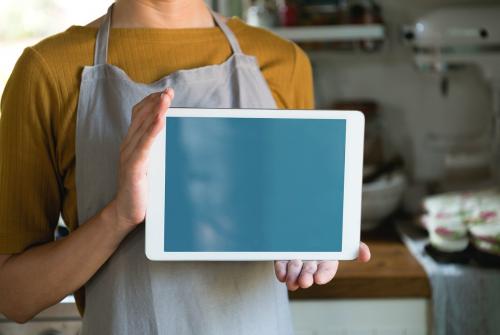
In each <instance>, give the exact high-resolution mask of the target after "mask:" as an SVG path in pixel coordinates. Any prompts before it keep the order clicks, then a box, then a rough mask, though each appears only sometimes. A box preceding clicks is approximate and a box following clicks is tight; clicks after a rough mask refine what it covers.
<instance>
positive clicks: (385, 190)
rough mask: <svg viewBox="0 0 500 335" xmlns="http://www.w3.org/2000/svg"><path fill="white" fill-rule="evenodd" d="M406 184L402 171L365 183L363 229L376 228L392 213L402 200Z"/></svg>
mask: <svg viewBox="0 0 500 335" xmlns="http://www.w3.org/2000/svg"><path fill="white" fill-rule="evenodd" d="M405 186H406V179H405V177H404V175H403V174H402V173H401V172H395V173H392V174H389V175H387V176H384V177H382V178H380V179H377V180H376V181H374V182H371V183H369V184H363V200H362V206H361V221H362V222H361V230H363V231H367V230H371V229H374V228H376V227H378V226H379V225H380V223H381V222H382V220H384V219H385V218H387V217H388V216H389V215H391V214H392V213H393V212H394V211H395V210H396V209H397V208H398V205H399V203H400V202H401V199H402V197H403V192H404V190H405Z"/></svg>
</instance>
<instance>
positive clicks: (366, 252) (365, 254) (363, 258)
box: [358, 242, 371, 262]
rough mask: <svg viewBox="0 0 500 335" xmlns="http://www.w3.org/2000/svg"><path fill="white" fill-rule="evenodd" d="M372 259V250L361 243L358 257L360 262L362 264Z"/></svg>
mask: <svg viewBox="0 0 500 335" xmlns="http://www.w3.org/2000/svg"><path fill="white" fill-rule="evenodd" d="M370 258H371V252H370V248H368V246H367V245H366V244H365V243H363V242H361V244H360V245H359V255H358V261H360V262H368V261H369V260H370Z"/></svg>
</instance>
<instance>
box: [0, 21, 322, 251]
mask: <svg viewBox="0 0 500 335" xmlns="http://www.w3.org/2000/svg"><path fill="white" fill-rule="evenodd" d="M228 26H229V27H230V28H231V30H232V31H233V32H234V33H235V35H236V37H237V38H238V40H239V42H240V44H241V47H242V49H243V51H244V52H245V53H246V54H249V55H254V56H256V57H257V59H258V62H259V65H260V69H261V71H262V73H263V75H264V77H265V79H266V80H267V83H268V84H269V87H270V88H271V91H272V94H273V96H274V98H275V100H276V103H277V104H278V106H279V107H280V108H288V109H291V108H297V109H309V108H312V107H313V100H314V99H313V84H312V74H311V66H310V63H309V60H308V58H307V56H306V55H305V54H304V52H303V51H302V50H301V49H299V48H298V47H297V46H296V45H295V44H293V43H291V42H289V41H286V40H283V39H281V38H279V37H277V36H276V35H273V34H271V33H270V32H268V31H265V30H263V29H258V28H254V27H250V26H248V25H246V24H245V23H244V22H242V21H241V20H240V19H238V18H231V19H229V20H228ZM96 33H97V28H96V27H87V26H71V27H70V28H68V29H67V30H66V31H64V32H62V33H60V34H57V35H54V36H51V37H48V38H46V39H44V40H43V41H41V42H40V43H38V44H36V45H34V46H32V47H28V48H26V49H25V50H24V52H23V54H22V55H21V57H20V58H19V60H18V61H17V64H16V66H15V68H14V70H13V72H12V74H11V76H10V78H9V81H8V82H7V86H6V88H5V91H4V93H3V96H2V100H1V118H0V254H11V253H18V252H21V251H23V250H25V249H26V248H28V247H30V246H32V245H35V244H39V243H46V242H49V241H51V240H53V236H54V228H55V227H56V225H57V222H58V217H59V214H60V213H62V217H63V219H64V221H65V222H66V224H67V225H68V227H69V228H70V230H72V229H75V228H76V227H77V225H78V222H77V208H76V190H75V122H76V108H77V103H78V94H79V86H80V76H81V72H82V69H83V66H85V65H92V63H93V55H94V45H95V35H96ZM230 55H231V49H230V46H229V44H228V42H227V40H226V38H225V36H224V35H223V34H222V33H221V31H220V30H219V29H218V28H201V29H152V28H138V29H136V28H113V29H112V30H111V33H110V40H109V54H108V62H109V63H112V64H114V65H116V66H118V67H120V68H122V69H123V70H124V71H125V72H126V73H127V74H128V75H129V76H130V77H131V78H132V79H133V80H135V81H138V82H143V83H151V82H154V81H156V80H158V79H159V78H161V77H163V76H165V75H167V74H169V73H172V72H174V71H176V70H179V69H191V68H197V67H201V66H206V65H211V64H219V63H222V62H224V61H225V60H226V59H227V58H228V57H229V56H230Z"/></svg>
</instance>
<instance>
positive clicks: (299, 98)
mask: <svg viewBox="0 0 500 335" xmlns="http://www.w3.org/2000/svg"><path fill="white" fill-rule="evenodd" d="M293 50H294V52H293V55H294V56H293V57H294V61H293V70H292V72H291V78H290V80H289V81H288V83H289V87H288V89H287V90H286V91H285V94H286V95H287V96H286V99H285V101H286V102H287V104H288V106H286V108H287V109H314V84H313V74H312V68H311V62H310V61H309V58H308V57H307V55H306V53H305V52H304V51H303V50H302V49H301V48H299V47H298V46H297V45H296V44H293Z"/></svg>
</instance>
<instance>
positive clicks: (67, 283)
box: [0, 0, 370, 335]
mask: <svg viewBox="0 0 500 335" xmlns="http://www.w3.org/2000/svg"><path fill="white" fill-rule="evenodd" d="M249 55H252V56H255V57H256V58H254V57H252V56H249ZM179 70H182V71H179ZM146 83H149V84H146ZM169 87H173V88H174V89H175V97H174V89H172V88H169ZM170 105H173V106H186V107H232V108H238V107H247V108H251V107H256V108H276V107H278V108H312V107H313V96H312V78H311V69H310V65H309V62H308V60H307V57H306V56H305V55H304V53H303V52H302V51H301V50H300V49H299V48H298V47H297V46H295V45H294V44H292V43H290V42H288V41H285V40H282V39H280V38H278V37H276V36H274V35H272V34H270V33H268V32H265V31H264V30H260V29H257V28H252V27H249V26H247V25H245V24H244V23H243V22H241V21H240V20H238V19H235V18H232V19H224V18H221V17H219V16H217V15H212V13H211V12H210V10H208V9H207V7H206V6H205V4H204V2H203V1H202V0H118V1H117V2H116V3H115V4H114V6H111V7H110V10H109V11H108V14H107V15H105V16H103V17H101V18H100V19H98V20H96V21H94V22H92V23H90V24H89V25H87V26H84V27H81V26H72V27H70V28H69V29H68V30H66V31H65V32H63V33H61V34H58V35H55V36H52V37H50V38H47V39H45V40H43V41H42V42H40V43H38V44H37V45H35V46H33V47H29V48H26V49H25V51H24V53H23V54H22V56H21V57H20V59H19V60H18V63H17V64H16V67H15V69H14V71H13V73H12V75H11V78H10V79H9V82H8V83H7V86H6V89H5V93H4V95H3V97H2V105H1V108H2V117H1V121H0V150H1V151H0V186H1V190H2V192H1V196H0V213H1V214H0V215H1V216H0V242H1V243H0V254H1V255H0V312H2V313H3V314H5V315H7V316H8V317H9V318H11V319H13V320H16V321H19V322H25V321H27V320H29V319H31V318H32V317H33V316H34V315H36V314H37V313H39V312H40V311H42V310H43V309H45V308H47V307H49V306H51V305H53V304H55V303H57V302H58V301H60V300H61V299H62V298H64V297H65V296H67V295H68V294H71V293H72V292H75V291H78V292H77V294H76V298H77V302H78V306H79V308H80V310H81V311H82V312H83V308H84V302H85V311H84V313H83V328H82V334H120V335H123V334H265V333H270V334H271V333H272V334H290V333H291V332H292V330H291V322H290V315H289V310H288V305H287V297H286V289H284V286H283V285H280V284H279V282H278V281H277V280H276V278H275V277H277V279H278V280H279V281H281V282H286V285H287V287H288V289H290V290H295V289H297V288H299V287H302V288H307V287H309V286H311V285H312V284H313V283H317V284H323V283H326V282H328V281H330V280H331V279H332V278H333V276H334V275H335V272H336V269H337V266H338V263H337V262H301V261H299V260H294V261H290V262H276V263H275V266H274V270H275V271H273V267H272V264H269V263H267V262H253V263H252V262H248V263H239V262H232V263H231V262H227V263H224V262H219V263H215V262H205V263H202V262H150V261H148V260H147V259H146V258H145V256H144V232H143V228H142V226H143V225H141V223H142V222H143V220H144V216H145V210H146V204H147V199H146V196H145V194H146V187H147V185H146V171H147V165H148V156H149V150H150V147H151V143H152V141H153V139H154V138H155V136H156V134H157V133H158V132H159V131H160V130H161V129H162V127H164V116H165V115H166V113H167V110H168V107H169V106H170ZM77 208H78V211H77ZM60 212H61V213H62V216H63V218H64V220H65V222H66V223H67V225H68V226H69V227H70V229H71V230H72V233H71V234H70V235H69V236H68V237H66V238H64V239H61V240H58V241H55V242H54V241H52V240H53V238H52V236H53V230H54V227H55V225H56V223H57V220H58V216H59V213H60ZM77 227H78V229H76V228H77ZM369 257H370V254H369V250H368V248H367V247H366V245H364V244H362V246H361V248H360V260H362V261H367V260H368V259H369ZM274 272H275V273H274ZM81 288H85V294H84V295H83V294H82V293H83V289H81Z"/></svg>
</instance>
